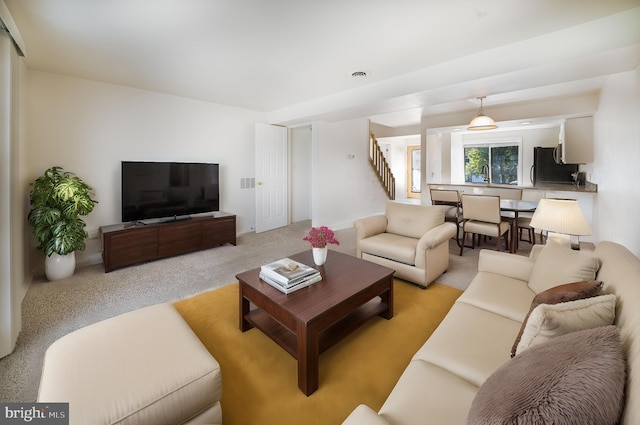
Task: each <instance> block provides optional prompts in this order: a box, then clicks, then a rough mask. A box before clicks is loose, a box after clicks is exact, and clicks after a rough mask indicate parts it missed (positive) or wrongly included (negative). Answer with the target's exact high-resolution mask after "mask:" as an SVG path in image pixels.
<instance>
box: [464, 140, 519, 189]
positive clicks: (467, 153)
mask: <svg viewBox="0 0 640 425" xmlns="http://www.w3.org/2000/svg"><path fill="white" fill-rule="evenodd" d="M519 170H520V144H519V143H518V142H511V143H492V144H485V145H477V144H474V145H466V146H465V147H464V181H465V182H467V183H494V184H513V185H517V184H518V183H519V179H518V176H519V174H520V173H519Z"/></svg>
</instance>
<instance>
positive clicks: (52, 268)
mask: <svg viewBox="0 0 640 425" xmlns="http://www.w3.org/2000/svg"><path fill="white" fill-rule="evenodd" d="M92 195H93V189H92V188H91V187H90V186H89V185H87V184H86V183H85V182H84V181H82V179H80V178H79V177H78V176H76V175H75V174H73V173H71V172H68V171H64V170H63V169H62V167H58V166H56V167H51V168H49V169H48V170H46V171H45V172H44V174H43V175H42V176H40V177H39V178H38V179H36V180H35V181H34V182H32V183H31V191H30V193H29V196H30V199H31V211H30V212H29V216H28V220H29V224H30V225H31V228H32V230H33V235H34V236H35V238H36V241H37V242H38V248H39V249H42V250H44V253H45V255H46V258H45V274H46V275H47V279H49V280H57V279H62V278H65V277H69V276H71V275H73V273H74V271H75V266H76V260H75V251H82V250H84V249H85V247H86V245H85V239H86V238H87V237H88V236H89V235H88V234H87V232H86V231H85V230H84V228H85V226H86V223H85V222H84V221H83V220H82V219H81V218H80V217H81V216H85V215H87V214H89V213H90V212H91V211H93V208H94V206H95V204H96V203H97V201H96V200H94V199H93V198H92Z"/></svg>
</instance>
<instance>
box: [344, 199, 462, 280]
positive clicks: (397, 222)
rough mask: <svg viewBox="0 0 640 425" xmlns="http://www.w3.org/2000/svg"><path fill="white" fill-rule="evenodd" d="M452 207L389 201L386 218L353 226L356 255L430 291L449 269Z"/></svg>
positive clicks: (452, 226)
mask: <svg viewBox="0 0 640 425" xmlns="http://www.w3.org/2000/svg"><path fill="white" fill-rule="evenodd" d="M448 208H449V207H448V206H444V207H443V206H437V205H412V204H402V203H398V202H393V201H389V202H387V208H386V211H385V214H384V215H376V216H372V217H367V218H363V219H360V220H356V221H355V222H354V223H353V226H354V227H355V229H356V255H357V256H358V257H359V258H362V259H364V260H368V261H371V262H374V263H376V264H380V265H383V266H386V267H389V268H391V269H393V270H395V276H397V277H399V278H401V279H405V280H408V281H409V282H413V283H415V284H417V285H418V286H420V287H422V288H426V287H427V286H428V285H429V284H430V283H431V282H433V281H434V280H435V279H436V278H437V277H438V276H440V275H441V274H442V273H444V272H445V271H446V270H447V268H448V267H449V239H451V238H452V237H454V236H455V235H456V226H455V224H453V223H445V220H444V215H445V212H446V210H447V209H448Z"/></svg>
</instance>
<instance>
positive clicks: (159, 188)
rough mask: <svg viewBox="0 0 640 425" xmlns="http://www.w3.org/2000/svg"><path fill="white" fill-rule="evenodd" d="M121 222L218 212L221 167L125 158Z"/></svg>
mask: <svg viewBox="0 0 640 425" xmlns="http://www.w3.org/2000/svg"><path fill="white" fill-rule="evenodd" d="M121 170H122V180H121V181H122V221H123V222H130V221H140V220H148V219H154V218H168V219H170V220H176V219H178V217H180V218H182V219H184V218H189V215H190V214H198V213H206V212H212V211H219V209H220V193H219V166H218V164H210V163H200V162H142V161H122V165H121Z"/></svg>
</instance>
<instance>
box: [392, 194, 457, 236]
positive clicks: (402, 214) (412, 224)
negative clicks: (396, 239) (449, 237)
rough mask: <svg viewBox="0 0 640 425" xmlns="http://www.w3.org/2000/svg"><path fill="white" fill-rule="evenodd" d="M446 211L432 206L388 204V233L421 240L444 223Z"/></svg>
mask: <svg viewBox="0 0 640 425" xmlns="http://www.w3.org/2000/svg"><path fill="white" fill-rule="evenodd" d="M444 212H445V211H444V209H443V208H441V207H433V206H430V205H413V204H403V203H399V202H392V201H389V202H387V209H386V212H385V216H386V217H387V233H393V234H396V235H401V236H407V237H410V238H415V239H420V238H421V237H422V235H424V234H425V233H427V232H428V231H429V230H431V229H433V228H434V227H436V226H438V225H440V224H442V223H444Z"/></svg>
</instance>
